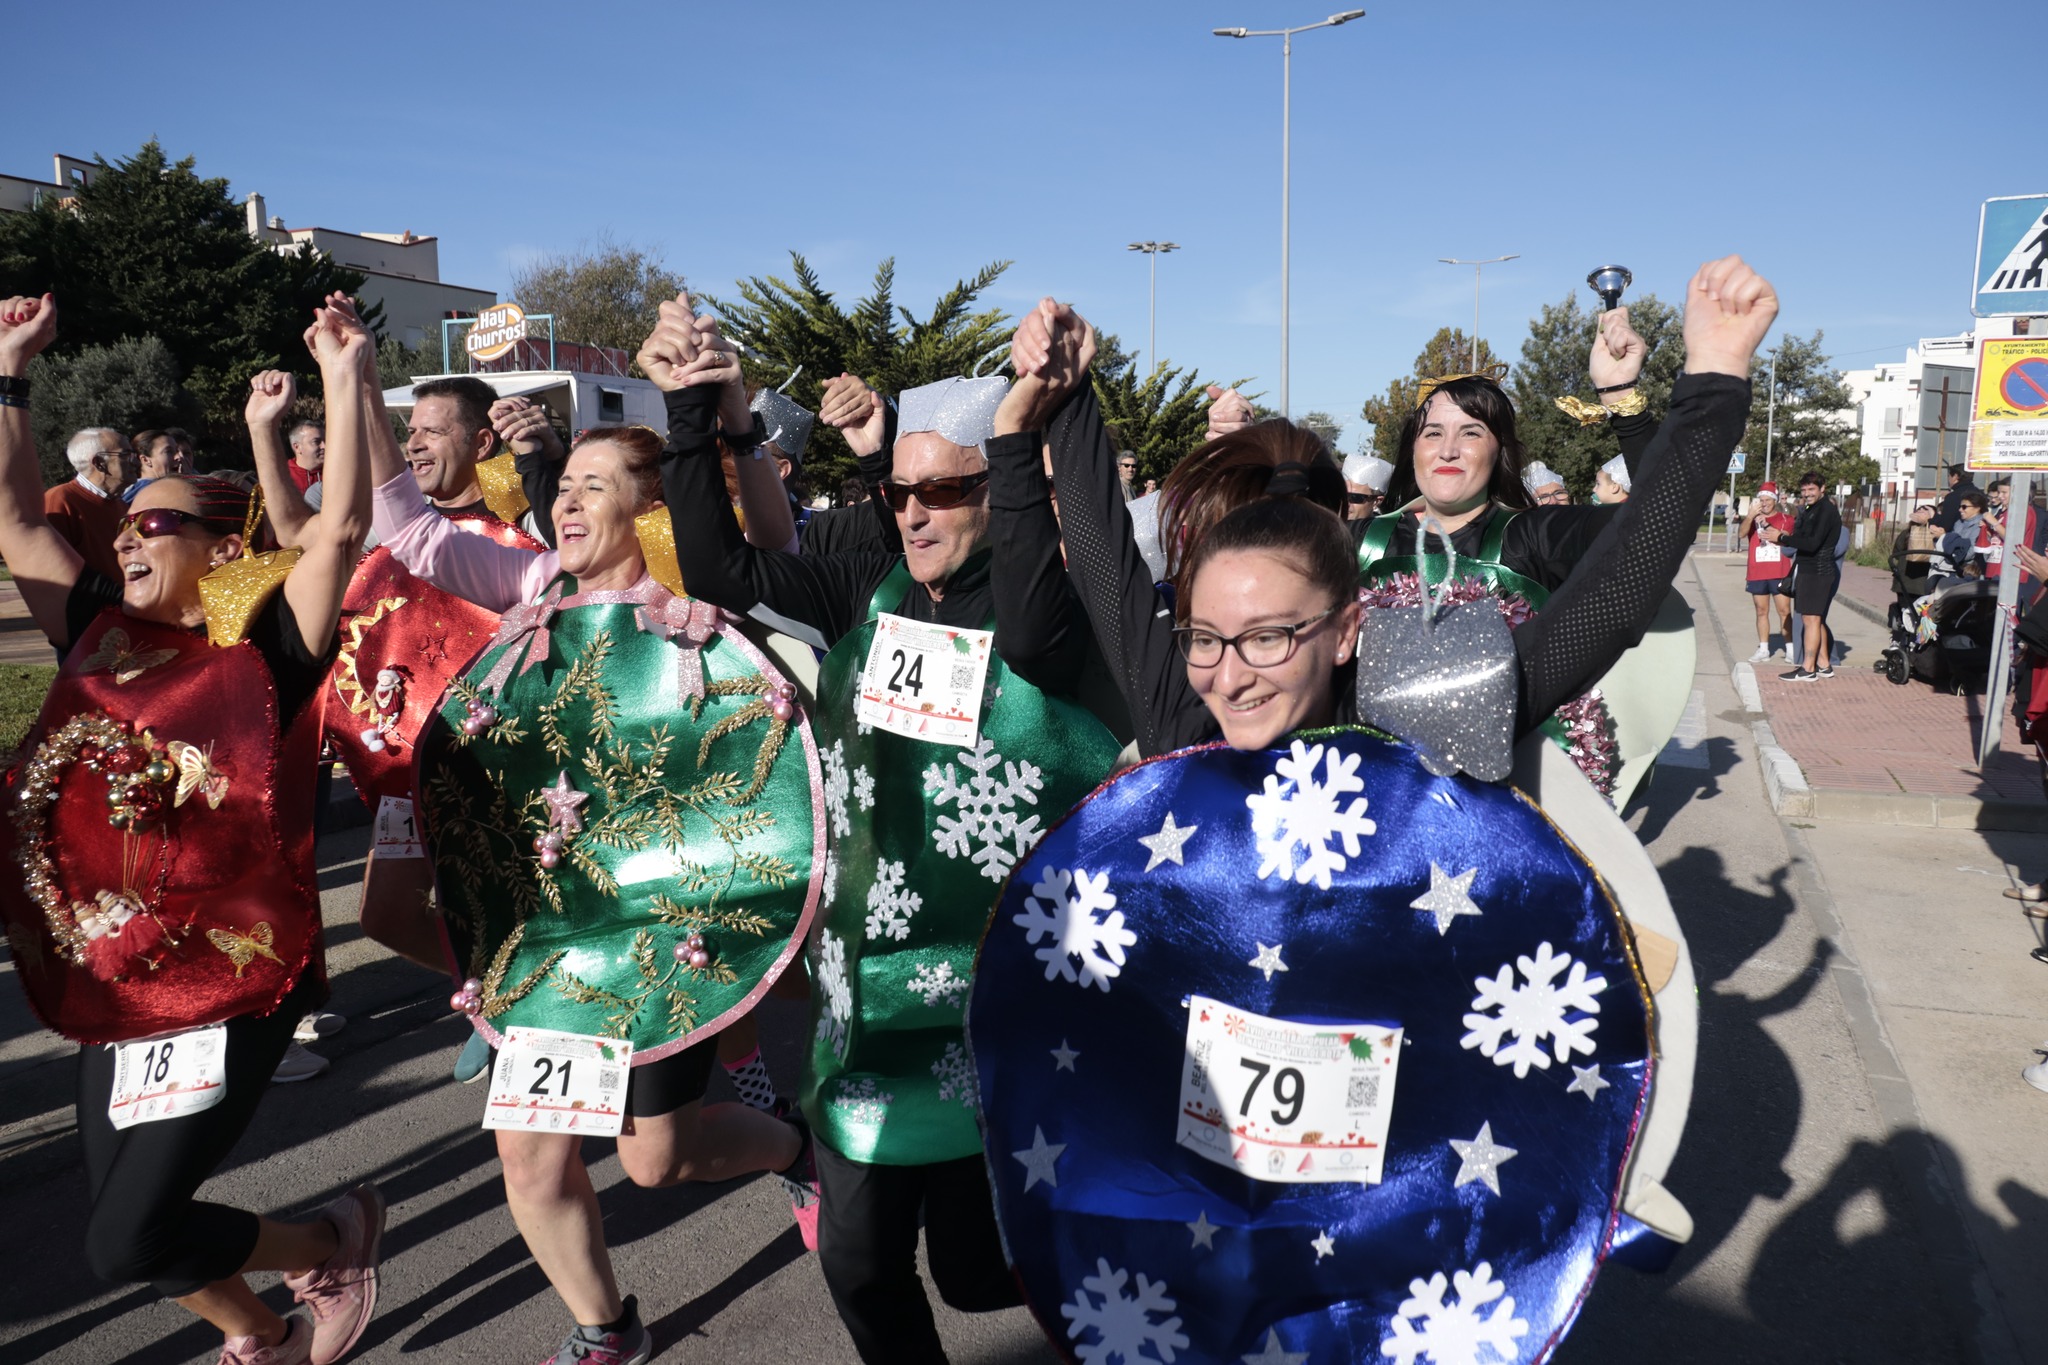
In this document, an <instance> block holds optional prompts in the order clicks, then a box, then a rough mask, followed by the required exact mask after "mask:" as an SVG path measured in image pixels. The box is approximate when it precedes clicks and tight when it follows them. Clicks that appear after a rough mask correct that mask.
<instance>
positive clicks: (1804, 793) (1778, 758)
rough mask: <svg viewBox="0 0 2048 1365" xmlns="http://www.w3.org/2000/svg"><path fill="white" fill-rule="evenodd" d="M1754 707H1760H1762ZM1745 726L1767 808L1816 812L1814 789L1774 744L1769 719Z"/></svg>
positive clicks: (1795, 812) (1752, 684)
mask: <svg viewBox="0 0 2048 1365" xmlns="http://www.w3.org/2000/svg"><path fill="white" fill-rule="evenodd" d="M1755 687H1756V682H1755V680H1754V679H1752V680H1751V681H1750V688H1751V690H1752V691H1754V690H1755ZM1754 709H1756V710H1759V711H1761V710H1762V709H1763V708H1762V707H1760V706H1759V707H1756V708H1754ZM1749 730H1750V734H1751V735H1752V736H1753V737H1754V738H1755V740H1756V757H1757V765H1758V766H1759V767H1761V768H1762V769H1763V770H1764V790H1765V792H1766V793H1767V794H1768V795H1769V797H1770V801H1771V809H1772V810H1775V811H1776V812H1778V814H1780V815H1813V814H1816V813H1817V812H1816V811H1815V809H1814V797H1815V795H1816V793H1815V792H1814V790H1813V788H1812V787H1810V786H1808V785H1807V782H1806V774H1805V773H1803V772H1801V771H1800V770H1799V763H1798V761H1797V760H1795V759H1794V758H1793V757H1792V755H1790V754H1788V753H1786V752H1785V751H1784V750H1783V749H1781V748H1779V747H1778V737H1777V736H1776V735H1774V734H1772V733H1771V723H1770V722H1769V721H1767V720H1759V721H1752V722H1751V723H1750V727H1749ZM1887 823H1897V822H1896V821H1891V822H1887Z"/></svg>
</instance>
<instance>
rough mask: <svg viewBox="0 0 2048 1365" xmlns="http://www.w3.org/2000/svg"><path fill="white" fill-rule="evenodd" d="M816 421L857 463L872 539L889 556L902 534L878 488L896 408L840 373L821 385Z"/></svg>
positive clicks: (892, 438) (898, 546) (886, 474)
mask: <svg viewBox="0 0 2048 1365" xmlns="http://www.w3.org/2000/svg"><path fill="white" fill-rule="evenodd" d="M818 420H819V421H821V422H823V423H825V424H826V425H827V426H830V427H834V428H836V429H837V430H838V432H839V434H840V435H841V436H843V437H845V438H846V446H847V449H849V450H851V451H852V452H853V454H854V458H855V459H857V460H859V461H860V481H861V482H862V483H863V484H865V485H867V490H868V509H869V511H870V512H871V513H872V515H873V517H874V530H875V533H876V540H877V543H879V544H880V545H881V546H882V547H883V548H884V549H886V550H888V551H889V552H890V553H891V554H897V553H900V552H901V551H902V549H903V532H902V530H901V529H900V528H899V527H898V526H897V525H896V514H895V513H894V512H892V511H890V510H889V502H888V499H887V498H885V497H883V495H882V493H883V490H882V485H883V484H885V483H887V482H888V481H889V471H890V468H891V461H890V458H889V456H890V451H891V450H892V449H893V448H894V447H895V444H896V409H895V408H894V407H893V406H892V405H891V404H890V402H889V400H888V399H886V398H884V397H883V396H882V395H881V394H879V393H876V392H875V391H874V390H873V389H871V388H869V387H868V384H867V381H866V380H864V379H861V378H860V377H859V376H858V375H851V374H842V375H840V376H839V377H838V378H837V379H835V380H833V381H832V382H831V383H829V384H827V385H826V386H825V394H824V397H823V398H821V399H819V401H818Z"/></svg>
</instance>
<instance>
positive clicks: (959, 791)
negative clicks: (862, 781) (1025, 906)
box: [924, 738, 1045, 882]
mask: <svg viewBox="0 0 2048 1365" xmlns="http://www.w3.org/2000/svg"><path fill="white" fill-rule="evenodd" d="M961 768H965V769H967V770H968V772H970V773H972V774H973V776H971V777H969V778H968V780H967V781H965V782H962V781H961V780H960V771H959V770H960V769H961ZM998 768H1001V769H1002V776H1001V777H1000V778H998V777H997V776H996V775H995V773H996V770H997V769H998ZM1044 786H1045V775H1044V773H1043V772H1041V771H1040V770H1039V769H1038V768H1037V767H1036V766H1035V765H1033V764H1031V763H1028V762H1024V763H1010V762H1006V761H1005V760H1004V758H1003V756H1002V755H1001V754H1000V753H998V752H996V750H995V747H994V744H993V742H992V741H990V740H988V739H987V738H984V739H982V740H981V742H980V743H978V744H976V745H975V746H974V752H973V753H971V754H962V755H961V756H960V762H959V763H958V764H957V765H956V764H952V763H948V764H947V765H946V766H945V767H944V768H941V767H940V766H939V765H938V764H936V763H934V764H932V765H931V766H930V767H929V768H926V769H925V770H924V793H925V795H926V796H929V797H931V798H932V801H933V803H934V804H935V805H940V806H943V805H946V804H948V803H949V802H950V803H951V804H952V805H953V807H954V808H955V809H956V810H958V811H959V812H960V813H959V815H957V816H953V815H941V816H939V817H938V818H937V821H936V825H937V828H935V829H934V830H933V832H932V843H933V845H934V846H935V847H936V848H937V849H938V850H939V852H941V853H943V854H945V855H946V856H947V857H948V858H968V857H971V858H972V859H973V861H974V862H975V863H976V864H978V865H979V866H980V868H981V875H982V876H984V877H987V878H988V879H989V880H990V881H992V882H999V881H1001V880H1002V879H1003V878H1005V877H1007V876H1009V875H1010V869H1011V868H1012V867H1015V866H1016V865H1017V860H1018V859H1020V858H1022V857H1023V856H1024V855H1025V854H1027V853H1029V852H1030V851H1031V849H1032V846H1033V845H1034V844H1036V843H1037V842H1038V839H1039V836H1040V834H1041V833H1043V831H1041V830H1040V829H1039V827H1038V817H1037V816H1036V815H1032V816H1027V817H1025V818H1023V819H1019V818H1018V815H1017V811H1016V809H1015V807H1016V805H1017V803H1018V802H1019V801H1022V802H1024V803H1026V804H1027V805H1033V806H1035V805H1037V804H1038V796H1037V793H1038V792H1039V791H1040V790H1041V789H1042V788H1043V787H1044Z"/></svg>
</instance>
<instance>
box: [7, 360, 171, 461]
mask: <svg viewBox="0 0 2048 1365" xmlns="http://www.w3.org/2000/svg"><path fill="white" fill-rule="evenodd" d="M28 381H29V383H30V384H32V385H34V386H35V395H36V401H35V406H34V407H32V408H31V409H30V410H29V422H30V426H31V429H32V430H33V431H34V433H35V441H36V450H37V451H38V452H39V453H40V454H41V456H42V465H43V483H44V484H45V485H46V486H48V485H53V484H58V483H62V482H63V481H64V480H66V479H68V478H70V477H71V476H72V473H73V470H72V468H71V462H70V461H69V460H67V459H66V458H64V447H65V444H66V443H67V442H69V441H70V439H71V435H72V433H73V432H75V431H78V430H79V429H80V428H82V427H113V428H114V429H115V430H116V431H122V432H126V433H127V434H128V435H131V436H132V435H134V434H135V433H136V432H138V431H142V430H144V429H146V428H149V427H167V426H177V425H181V424H183V423H185V422H189V421H192V420H193V414H194V406H193V403H192V397H191V395H190V394H188V393H186V392H185V390H184V389H183V388H182V387H181V386H180V385H179V383H178V362H177V360H176V359H175V358H174V357H173V356H172V355H171V350H170V347H168V346H166V345H164V344H163V342H161V341H159V340H157V339H156V338H155V337H141V338H127V337H124V338H122V339H121V340H119V341H116V342H114V343H113V344H112V345H110V346H78V347H73V348H72V349H71V350H69V351H68V352H66V353H60V354H50V353H48V352H45V353H44V354H42V355H39V356H37V357H36V358H35V359H34V360H32V361H30V362H29V367H28Z"/></svg>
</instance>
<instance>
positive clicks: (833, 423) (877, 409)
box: [818, 374, 889, 455]
mask: <svg viewBox="0 0 2048 1365" xmlns="http://www.w3.org/2000/svg"><path fill="white" fill-rule="evenodd" d="M818 420H819V421H821V422H823V423H825V425H827V426H830V427H836V428H838V430H839V434H840V435H842V436H844V437H845V438H846V444H847V446H848V447H849V448H851V449H852V451H853V453H854V454H855V455H872V454H874V453H875V452H876V451H878V450H880V449H881V448H882V437H883V435H884V433H886V432H887V430H888V425H889V414H888V405H887V404H885V403H884V402H883V401H882V396H881V395H880V394H878V393H876V392H875V391H874V390H873V389H871V388H869V387H868V386H867V383H866V381H865V380H863V379H861V378H860V377H859V376H858V375H851V374H842V375H840V376H839V377H838V378H837V379H834V380H833V381H832V382H831V383H829V384H827V385H826V386H825V396H824V397H823V398H822V399H820V400H819V402H818Z"/></svg>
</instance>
